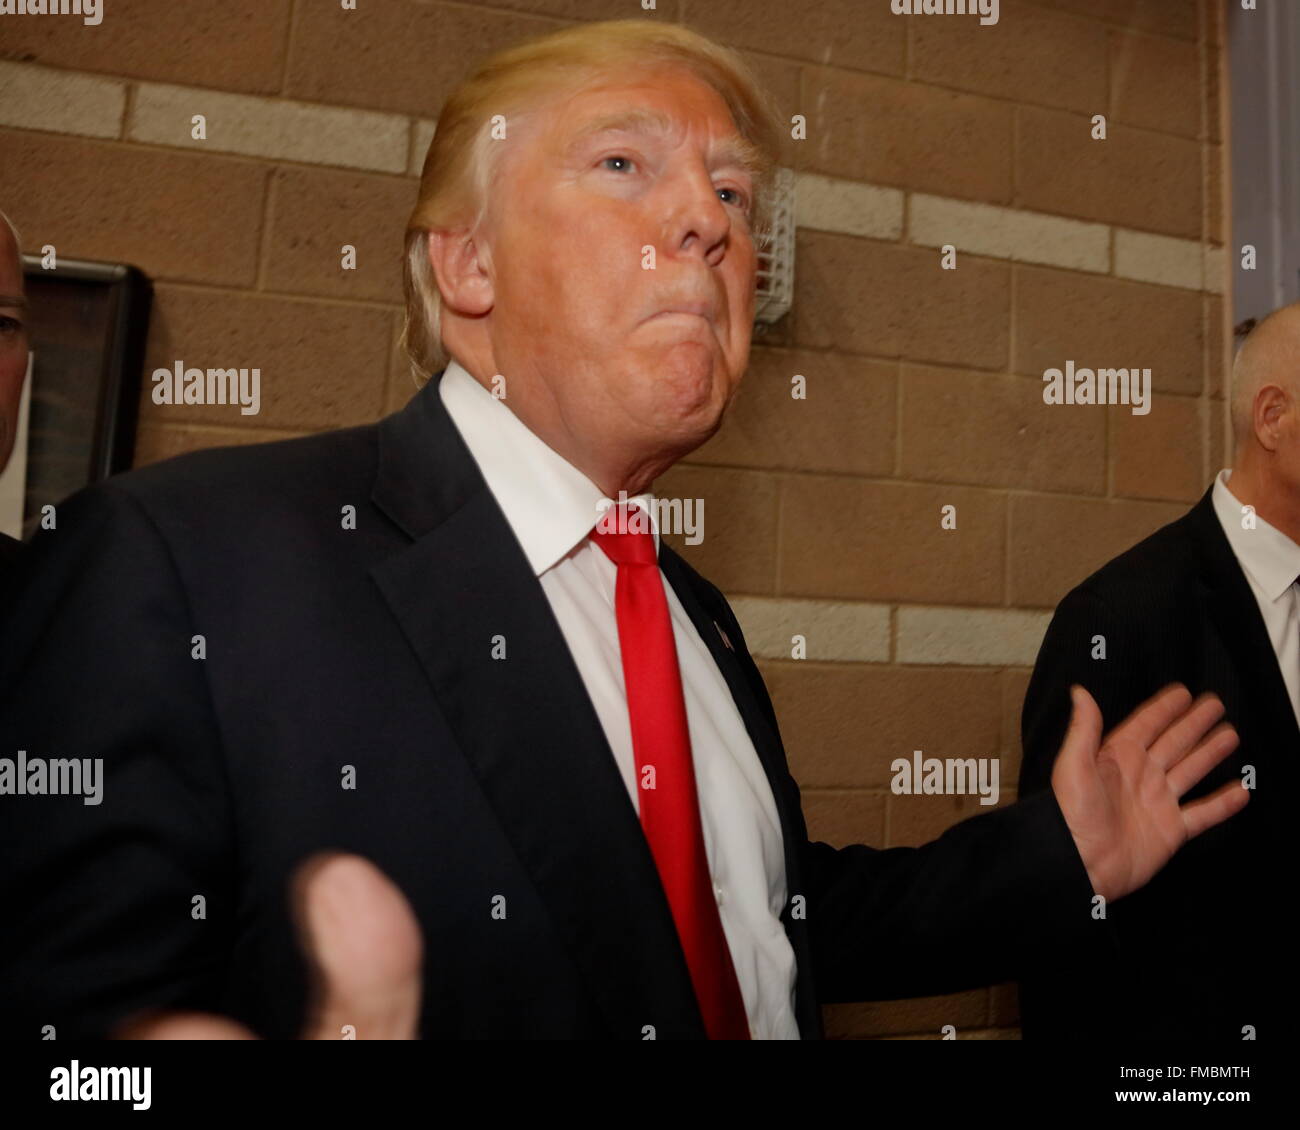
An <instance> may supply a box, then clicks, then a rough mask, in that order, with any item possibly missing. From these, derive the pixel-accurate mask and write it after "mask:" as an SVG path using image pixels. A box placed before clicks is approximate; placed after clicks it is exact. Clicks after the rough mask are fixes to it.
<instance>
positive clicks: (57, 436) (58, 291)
mask: <svg viewBox="0 0 1300 1130" xmlns="http://www.w3.org/2000/svg"><path fill="white" fill-rule="evenodd" d="M23 277H24V283H25V286H26V291H27V300H28V307H29V313H28V325H29V342H30V349H31V363H30V365H29V370H28V386H27V388H26V389H25V390H24V398H23V399H24V404H25V406H26V407H25V411H24V417H25V418H24V419H22V420H20V421H19V435H18V441H19V442H18V443H17V444H16V445H15V450H14V454H13V457H12V458H11V461H10V466H9V468H8V470H7V471H6V472H5V476H6V478H7V477H9V476H17V477H18V479H19V482H18V483H16V484H15V483H14V482H12V481H11V482H9V483H8V491H7V493H8V494H9V495H10V496H11V497H12V496H13V494H14V493H15V491H17V492H18V494H19V497H21V499H22V507H21V509H22V515H21V533H22V536H23V537H30V536H31V534H32V533H33V532H34V531H35V529H36V528H37V527H38V526H39V524H40V520H41V515H42V509H43V507H45V506H49V505H54V506H57V505H58V504H59V503H60V502H62V501H63V500H64V499H66V498H68V497H69V496H70V495H72V494H74V493H75V492H76V491H78V490H80V489H81V488H82V487H85V486H87V485H89V484H90V483H94V482H97V481H99V480H101V479H105V478H107V477H108V476H110V475H113V474H116V473H118V472H119V471H124V470H127V469H128V468H129V467H130V466H131V463H132V460H133V457H134V453H135V433H136V421H137V417H138V414H139V400H140V386H141V379H142V378H141V374H142V371H143V365H144V350H145V341H146V338H147V337H148V332H149V313H150V309H151V306H152V297H153V288H152V285H151V284H150V282H149V279H148V278H147V277H146V276H145V274H144V273H143V272H142V271H140V270H139V269H138V268H136V267H133V266H130V265H129V264H125V263H101V262H92V261H89V260H82V259H62V258H60V259H58V260H56V261H55V262H54V263H53V264H52V265H47V261H46V260H45V259H44V258H43V257H42V256H37V255H24V256H23ZM15 509H16V507H15ZM11 522H12V518H11ZM8 532H10V533H12V534H14V535H15V536H17V534H18V531H17V530H13V529H10V530H9V531H8Z"/></svg>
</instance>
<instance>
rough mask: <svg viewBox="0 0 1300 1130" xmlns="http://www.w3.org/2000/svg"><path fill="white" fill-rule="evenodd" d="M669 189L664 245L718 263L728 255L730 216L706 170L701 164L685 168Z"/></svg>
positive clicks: (708, 261) (681, 252) (705, 260)
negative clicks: (668, 209)
mask: <svg viewBox="0 0 1300 1130" xmlns="http://www.w3.org/2000/svg"><path fill="white" fill-rule="evenodd" d="M669 192H670V195H671V199H672V201H673V206H672V208H671V211H670V213H669V219H668V230H667V232H666V237H667V238H666V239H665V241H664V246H665V247H666V248H671V249H672V250H673V252H674V254H678V255H685V256H696V257H698V258H700V259H701V260H703V261H704V262H705V263H706V264H708V265H709V266H710V267H713V266H717V265H718V263H720V262H721V261H722V259H723V258H724V257H725V256H726V254H727V249H728V246H729V243H730V236H731V228H732V221H733V216H732V213H731V211H730V210H729V208H728V206H727V205H726V204H724V203H723V202H722V200H721V198H719V196H718V188H717V186H716V185H715V184H714V183H713V178H712V177H711V176H710V175H709V171H708V169H706V168H705V167H704V166H703V165H702V164H701V165H699V166H697V167H692V168H690V169H688V170H686V171H684V172H683V173H682V174H681V175H680V176H679V177H677V178H675V179H674V180H673V181H672V182H671V185H670V187H669Z"/></svg>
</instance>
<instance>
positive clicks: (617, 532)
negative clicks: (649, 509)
mask: <svg viewBox="0 0 1300 1130" xmlns="http://www.w3.org/2000/svg"><path fill="white" fill-rule="evenodd" d="M591 536H592V538H594V539H595V542H596V544H597V545H598V546H600V548H601V549H603V550H604V551H605V556H606V557H608V558H609V559H610V560H611V561H612V562H614V564H615V565H654V566H655V567H656V568H657V567H658V565H659V554H658V551H657V550H656V549H655V539H654V527H653V526H652V525H651V524H650V515H649V514H647V513H646V512H645V511H644V510H642V509H641V508H640V507H639V506H632V505H630V504H628V503H623V504H621V505H617V506H611V507H610V508H609V509H608V510H606V511H605V513H604V514H602V515H601V516H600V520H599V521H598V522H597V523H596V528H595V529H593V530H592V531H591Z"/></svg>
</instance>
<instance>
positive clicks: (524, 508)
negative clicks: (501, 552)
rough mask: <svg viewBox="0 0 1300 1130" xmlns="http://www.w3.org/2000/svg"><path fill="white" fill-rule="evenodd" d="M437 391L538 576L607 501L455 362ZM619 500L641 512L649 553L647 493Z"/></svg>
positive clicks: (650, 501)
mask: <svg viewBox="0 0 1300 1130" xmlns="http://www.w3.org/2000/svg"><path fill="white" fill-rule="evenodd" d="M438 394H439V395H440V396H441V397H442V402H443V404H444V405H445V407H446V409H447V413H448V415H450V416H451V420H452V423H453V424H455V425H456V430H457V431H458V432H460V434H461V438H462V439H463V440H464V441H465V446H466V447H468V448H469V453H470V455H472V456H473V457H474V462H475V463H477V464H478V467H479V470H480V471H481V472H482V473H483V478H484V480H485V481H486V482H487V485H488V489H489V490H490V491H491V492H492V494H493V496H494V497H495V498H496V500H497V504H498V505H499V506H500V507H501V510H502V512H503V513H504V514H505V517H506V521H507V522H508V523H509V524H510V528H511V530H512V531H513V532H514V535H515V537H516V539H518V541H519V544H520V546H521V547H522V548H523V551H524V555H525V556H526V557H527V558H528V564H529V565H530V566H532V569H533V572H534V573H535V574H536V575H537V576H539V577H540V576H541V575H542V574H543V573H545V572H546V571H547V570H548V569H550V568H551V567H552V566H553V565H555V564H556V563H557V562H559V561H561V560H562V559H563V558H565V557H567V556H568V555H569V553H571V552H572V551H573V549H574V548H575V547H576V546H578V545H579V544H580V543H581V542H583V541H584V540H585V539H586V537H587V535H588V534H590V533H591V531H592V527H594V526H595V524H596V521H597V519H598V518H599V517H600V515H601V512H602V510H604V509H606V508H608V506H609V505H610V504H611V500H610V499H609V497H608V496H607V495H605V493H604V492H603V491H601V489H600V488H599V487H598V486H596V484H595V483H593V482H592V481H591V480H590V479H589V478H587V476H586V475H584V474H583V473H582V472H581V471H579V470H578V469H577V468H576V467H575V466H573V464H572V463H570V462H569V461H568V460H567V459H565V458H564V457H563V456H562V455H560V454H559V453H558V452H556V451H555V450H554V449H553V448H551V447H548V446H547V445H546V443H545V442H543V441H542V440H541V439H540V438H538V437H537V436H536V435H534V434H533V432H531V431H530V430H529V428H528V426H527V425H526V424H525V423H524V422H523V421H522V420H520V419H519V417H518V416H516V415H515V414H514V413H513V412H512V411H511V410H510V408H509V407H508V405H507V403H506V401H505V400H504V399H502V398H498V397H496V396H493V395H492V393H490V392H489V391H488V390H487V389H486V388H484V387H483V385H481V384H480V383H479V382H478V381H477V380H475V379H474V377H473V376H472V375H471V374H470V373H469V371H468V370H466V369H465V368H464V366H462V365H461V364H460V363H459V362H458V361H456V360H454V359H452V360H450V361H448V362H447V367H446V369H445V370H444V371H443V374H442V380H441V382H440V383H439V386H438ZM623 501H626V502H627V503H628V504H629V505H633V506H638V507H640V509H642V510H644V511H645V512H646V513H647V515H648V516H649V518H650V522H651V526H652V528H653V530H654V539H655V552H656V553H657V552H658V550H659V527H658V523H657V520H656V519H657V514H656V507H655V501H654V494H653V492H651V491H646V492H645V493H643V494H638V495H635V496H633V497H630V498H625V499H623Z"/></svg>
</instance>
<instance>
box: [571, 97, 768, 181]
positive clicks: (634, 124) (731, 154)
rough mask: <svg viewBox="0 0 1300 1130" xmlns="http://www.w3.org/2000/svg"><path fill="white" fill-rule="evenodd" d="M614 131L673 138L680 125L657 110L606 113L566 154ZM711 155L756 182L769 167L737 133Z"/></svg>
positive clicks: (587, 124) (584, 130) (573, 141)
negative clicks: (602, 134) (746, 174)
mask: <svg viewBox="0 0 1300 1130" xmlns="http://www.w3.org/2000/svg"><path fill="white" fill-rule="evenodd" d="M612 132H624V133H643V134H648V135H651V136H659V137H667V138H671V137H675V136H677V135H679V134H680V133H681V126H680V124H679V123H677V122H674V121H673V120H672V119H671V118H669V117H667V116H666V115H664V114H662V113H660V112H659V111H658V110H645V109H632V110H623V111H620V112H618V113H614V114H604V115H601V116H600V117H596V118H592V119H590V120H589V121H587V122H584V123H583V124H582V125H581V126H580V127H579V128H578V129H577V130H576V131H575V133H574V134H573V136H572V137H571V138H570V139H569V144H568V146H567V148H566V152H568V153H572V152H573V151H574V150H576V149H577V148H578V147H579V146H580V145H582V144H583V143H584V142H585V141H587V140H588V139H589V138H591V137H594V136H595V135H596V134H600V133H612ZM712 154H713V159H714V161H715V163H717V164H721V165H736V166H739V167H740V168H742V169H744V170H745V172H747V173H748V174H749V176H750V179H751V180H753V181H757V180H758V178H759V176H760V175H761V173H762V171H763V169H764V167H765V164H766V162H765V161H764V160H763V156H762V152H761V151H760V150H759V148H758V146H756V145H755V144H753V142H751V141H749V140H747V139H746V138H744V137H742V136H741V135H740V134H738V133H737V134H731V135H730V136H728V137H725V138H723V139H722V140H721V141H719V142H717V143H716V144H715V145H714V147H713V149H712Z"/></svg>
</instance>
